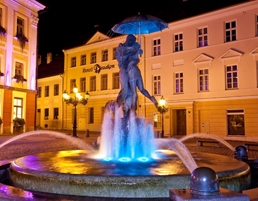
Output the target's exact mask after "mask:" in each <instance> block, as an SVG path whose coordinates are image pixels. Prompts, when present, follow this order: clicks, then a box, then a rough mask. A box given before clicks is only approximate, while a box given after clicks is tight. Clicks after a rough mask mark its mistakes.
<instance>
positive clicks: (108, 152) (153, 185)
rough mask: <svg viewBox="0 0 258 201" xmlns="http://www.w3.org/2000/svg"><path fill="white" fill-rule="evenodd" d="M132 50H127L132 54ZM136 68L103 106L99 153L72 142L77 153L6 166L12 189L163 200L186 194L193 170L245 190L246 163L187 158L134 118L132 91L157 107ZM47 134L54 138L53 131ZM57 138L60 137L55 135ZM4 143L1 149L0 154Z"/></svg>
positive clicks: (54, 154)
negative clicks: (205, 171) (174, 193)
mask: <svg viewBox="0 0 258 201" xmlns="http://www.w3.org/2000/svg"><path fill="white" fill-rule="evenodd" d="M131 39H133V40H135V38H133V37H131V36H130V37H129V39H128V40H131ZM134 42H135V41H134ZM129 43H130V41H129ZM130 44H131V43H130ZM120 46H123V47H124V45H121V44H120ZM120 46H119V47H120ZM133 47H134V45H132V46H129V47H127V48H129V50H131V49H132V48H133ZM137 47H138V46H137ZM117 49H119V48H117ZM134 53H135V52H134ZM141 53H142V52H141ZM137 54H138V51H137ZM137 58H138V57H137ZM137 58H136V60H137ZM134 59H135V58H134ZM126 62H127V60H126V61H125V63H126ZM125 63H123V65H124V64H125ZM136 64H137V61H136V62H132V63H131V62H129V64H128V65H129V66H130V65H132V66H130V69H131V70H132V71H135V72H128V75H126V72H124V71H123V72H122V73H121V74H120V75H122V78H123V80H122V82H123V84H122V89H121V91H120V93H119V95H118V98H117V100H116V101H109V102H108V103H107V104H106V106H105V115H104V122H103V127H102V132H101V143H100V148H99V152H97V153H96V151H95V150H93V149H91V148H90V147H89V146H86V145H85V144H81V142H79V141H80V139H77V140H76V141H74V143H75V144H77V143H78V147H79V148H80V149H78V150H64V151H58V152H46V153H39V154H34V155H28V156H24V157H21V158H18V159H15V160H13V161H12V162H11V164H10V181H11V182H12V183H13V184H14V186H15V187H16V188H18V189H19V190H20V191H22V189H23V191H24V192H29V193H28V194H29V195H32V194H33V195H34V196H37V195H40V196H41V197H42V194H43V195H48V194H51V195H52V196H54V195H64V196H67V197H69V198H71V199H75V200H79V198H78V196H81V197H83V198H84V199H85V200H86V199H89V200H94V198H96V197H97V198H100V199H101V200H103V199H107V200H108V199H109V198H110V199H112V198H114V199H122V200H127V199H128V200H130V199H133V200H135V199H136V198H137V199H144V200H146V199H154V198H158V200H162V199H167V198H168V197H169V190H170V189H185V188H188V187H189V185H190V182H189V178H190V175H191V173H192V172H193V171H194V170H195V169H196V168H197V167H209V168H211V169H213V170H214V171H215V172H216V173H217V175H218V178H219V180H220V186H221V187H224V188H227V189H229V190H232V191H242V190H245V189H247V188H248V187H249V184H250V169H249V166H248V165H247V164H246V163H244V162H242V161H238V160H236V159H234V158H230V157H226V156H218V155H214V154H205V153H190V152H189V151H188V149H187V148H186V146H185V145H184V144H183V143H182V142H183V141H184V140H185V139H183V140H178V139H173V138H171V139H162V140H157V139H155V138H154V134H153V127H152V125H151V124H150V123H147V122H146V121H145V120H144V119H142V118H139V117H137V116H136V109H137V93H136V87H138V89H139V91H141V93H143V95H145V96H146V97H147V98H149V99H150V100H151V101H152V102H153V103H154V105H155V106H156V107H157V101H156V99H155V98H154V97H152V96H150V95H149V93H148V91H147V90H146V89H144V88H143V83H142V79H141V75H140V72H139V70H138V67H137V65H136ZM121 68H124V66H123V67H122V66H120V70H121ZM121 71H122V70H121ZM135 73H136V75H135ZM120 75H119V77H120ZM127 76H128V77H127ZM120 79H121V77H120ZM125 81H128V83H125ZM129 86H130V87H129ZM133 87H135V88H133ZM132 88H133V89H132ZM40 132H43V133H45V131H33V132H31V133H25V134H22V135H21V136H17V137H15V138H14V139H10V140H9V142H11V141H13V140H17V139H19V138H20V137H23V136H28V135H35V134H39V133H40ZM47 134H50V135H58V134H57V132H52V131H49V132H47ZM59 137H63V136H62V135H61V134H60V135H59ZM66 139H68V138H66ZM68 140H70V139H68ZM9 142H5V143H3V144H1V145H0V148H1V147H2V146H4V145H7V144H8V143H9ZM164 147H167V148H166V149H165V148H164ZM222 164H226V165H222ZM5 187H6V186H5ZM5 187H3V186H2V187H0V196H1V195H3V194H4V193H5V192H6V188H5ZM56 200H57V199H56Z"/></svg>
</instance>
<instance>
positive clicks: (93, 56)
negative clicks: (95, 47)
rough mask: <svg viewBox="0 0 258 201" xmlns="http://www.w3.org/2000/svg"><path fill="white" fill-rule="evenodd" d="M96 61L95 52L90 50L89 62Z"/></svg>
mask: <svg viewBox="0 0 258 201" xmlns="http://www.w3.org/2000/svg"><path fill="white" fill-rule="evenodd" d="M96 62H97V52H92V53H91V54H90V63H91V64H94V63H96Z"/></svg>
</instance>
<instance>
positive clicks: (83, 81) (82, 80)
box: [80, 77, 86, 92]
mask: <svg viewBox="0 0 258 201" xmlns="http://www.w3.org/2000/svg"><path fill="white" fill-rule="evenodd" d="M80 92H86V77H81V78H80Z"/></svg>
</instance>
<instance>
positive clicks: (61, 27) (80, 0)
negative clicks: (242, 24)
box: [38, 0, 246, 55]
mask: <svg viewBox="0 0 258 201" xmlns="http://www.w3.org/2000/svg"><path fill="white" fill-rule="evenodd" d="M243 1H246V0H223V1H218V0H161V1H156V2H155V3H153V2H152V3H150V2H151V1H140V0H138V1H134V0H131V1H130V2H129V1H128V2H127V1H90V3H89V2H86V1H84V0H74V1H64V0H38V2H40V3H42V4H43V5H45V6H47V7H48V8H47V9H46V10H45V11H43V12H42V11H41V12H40V14H39V24H38V31H39V38H38V39H39V43H38V51H39V54H41V55H44V54H46V53H48V52H52V53H60V52H62V49H66V48H70V47H75V46H78V45H82V44H84V43H86V42H87V40H88V39H89V38H90V37H91V36H93V34H94V33H95V32H96V31H100V32H102V33H103V34H107V35H110V36H112V33H113V32H112V31H111V28H112V27H113V26H114V25H115V24H116V23H118V22H119V21H121V20H123V19H125V18H127V17H129V16H132V15H137V14H138V12H141V13H145V14H149V15H153V16H155V17H158V18H160V19H162V20H164V21H165V22H172V21H175V20H178V19H182V18H185V17H190V16H194V15H197V14H198V13H204V12H208V11H210V10H214V9H218V8H221V7H224V6H228V5H232V4H235V3H239V2H243ZM94 2H96V3H94ZM139 2H140V3H139ZM146 2H147V3H146ZM157 3H159V4H157Z"/></svg>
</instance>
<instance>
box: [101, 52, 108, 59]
mask: <svg viewBox="0 0 258 201" xmlns="http://www.w3.org/2000/svg"><path fill="white" fill-rule="evenodd" d="M107 60H108V50H102V59H101V61H107Z"/></svg>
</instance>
